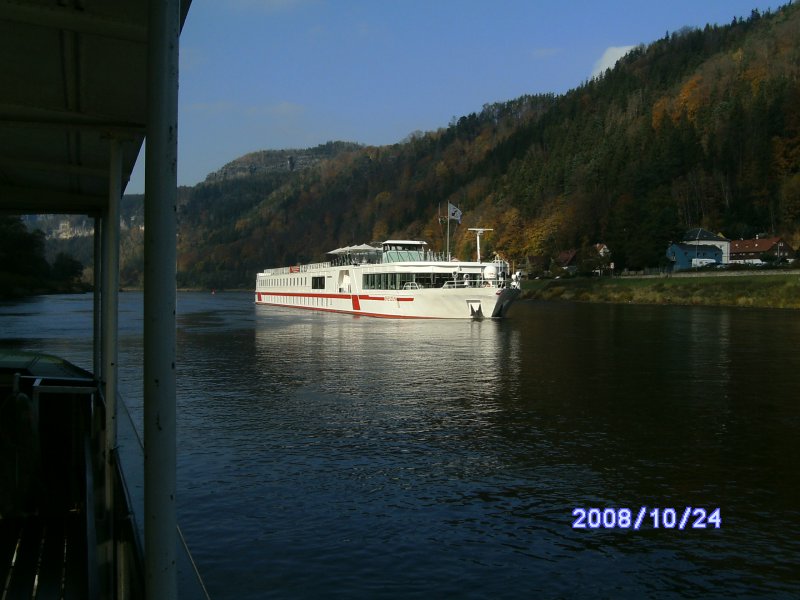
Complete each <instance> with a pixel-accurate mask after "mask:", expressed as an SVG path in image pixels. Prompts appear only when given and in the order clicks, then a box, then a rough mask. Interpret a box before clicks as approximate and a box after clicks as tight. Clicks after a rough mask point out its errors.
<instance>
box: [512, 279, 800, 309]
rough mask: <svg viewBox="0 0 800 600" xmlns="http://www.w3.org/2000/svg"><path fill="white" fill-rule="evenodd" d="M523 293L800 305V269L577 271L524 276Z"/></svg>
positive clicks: (597, 298) (590, 299)
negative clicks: (662, 273) (668, 273)
mask: <svg viewBox="0 0 800 600" xmlns="http://www.w3.org/2000/svg"><path fill="white" fill-rule="evenodd" d="M522 289H523V293H522V298H527V299H536V300H563V301H571V302H608V303H624V304H678V305H688V306H740V307H758V308H793V309H798V308H800V272H798V271H786V272H781V273H775V274H772V273H769V274H767V273H765V274H755V273H746V274H745V273H736V274H727V273H719V274H716V273H715V274H708V275H681V276H678V275H676V276H672V277H603V278H600V277H595V278H590V277H575V278H567V279H542V280H533V281H525V282H523V286H522Z"/></svg>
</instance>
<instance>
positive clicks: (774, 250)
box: [731, 237, 794, 264]
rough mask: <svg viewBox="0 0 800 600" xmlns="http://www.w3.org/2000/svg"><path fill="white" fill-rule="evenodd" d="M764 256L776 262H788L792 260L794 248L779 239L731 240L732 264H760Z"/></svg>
mask: <svg viewBox="0 0 800 600" xmlns="http://www.w3.org/2000/svg"><path fill="white" fill-rule="evenodd" d="M765 256H771V257H772V258H773V259H774V260H778V261H779V260H788V259H790V258H794V248H792V247H791V246H790V245H789V244H787V243H786V241H785V240H784V239H783V238H781V237H768V238H761V237H756V238H755V239H752V240H731V262H732V263H740V264H761V263H762V262H763V260H762V258H763V257H765Z"/></svg>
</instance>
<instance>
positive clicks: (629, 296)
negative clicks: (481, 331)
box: [0, 269, 800, 309]
mask: <svg viewBox="0 0 800 600" xmlns="http://www.w3.org/2000/svg"><path fill="white" fill-rule="evenodd" d="M5 291H10V290H8V289H7V290H5ZM14 291H15V292H17V293H15V294H6V293H0V299H3V300H20V299H22V298H25V297H32V296H38V295H47V294H58V293H88V292H91V291H92V290H91V287H90V286H73V287H71V288H61V289H51V290H43V289H41V288H39V289H33V290H28V293H24V292H23V290H21V289H20V288H17V289H16V290H14ZM120 291H122V292H136V291H142V290H141V288H132V287H125V288H121V290H120ZM178 291H181V292H205V293H209V294H213V293H225V292H249V291H251V290H249V289H241V288H231V289H216V290H209V289H201V288H185V287H181V288H179V290H178ZM519 299H520V300H539V301H545V302H587V303H600V304H662V305H677V306H734V307H740V308H783V309H800V270H798V269H792V270H785V271H779V272H776V271H766V272H753V271H747V272H728V273H703V272H700V273H680V274H674V275H671V276H667V275H645V276H625V277H566V278H560V279H536V280H527V281H524V282H523V286H522V294H521V296H520V298H519Z"/></svg>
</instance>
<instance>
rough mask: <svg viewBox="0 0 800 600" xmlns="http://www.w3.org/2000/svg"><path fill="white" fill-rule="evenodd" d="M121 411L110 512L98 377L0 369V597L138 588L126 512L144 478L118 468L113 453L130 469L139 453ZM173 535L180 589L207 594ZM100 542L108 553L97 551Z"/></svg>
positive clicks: (85, 595)
mask: <svg viewBox="0 0 800 600" xmlns="http://www.w3.org/2000/svg"><path fill="white" fill-rule="evenodd" d="M12 378H16V383H15V384H14V385H12ZM120 404H121V405H122V406H124V403H120ZM123 414H124V415H127V416H128V418H127V419H124V418H123V419H120V422H119V425H120V426H119V433H120V436H119V442H120V445H119V446H118V448H116V449H115V451H114V452H113V454H112V456H111V465H112V468H113V472H114V476H113V479H112V481H113V488H114V493H113V496H114V498H115V499H116V501H115V502H114V504H113V508H112V512H111V513H110V514H109V513H107V512H106V511H105V510H104V509H103V505H104V494H105V492H104V489H105V487H104V486H105V483H104V482H105V476H104V469H105V466H104V460H103V457H102V447H103V427H104V423H105V401H104V399H103V394H102V391H101V389H100V386H99V384H98V382H97V381H96V380H94V379H93V378H83V377H62V376H58V377H52V376H38V375H36V376H34V375H28V374H22V373H10V372H8V371H7V370H0V429H1V430H2V431H1V432H0V433H2V435H0V599H2V600H6V599H14V598H37V599H43V600H48V599H50V598H54V599H55V598H58V599H70V598H76V599H89V600H92V599H95V598H105V597H109V596H112V595H113V596H114V597H125V598H143V597H144V588H143V583H144V562H143V544H142V540H143V539H144V537H143V530H142V527H141V524H142V520H140V519H137V518H136V516H135V515H136V514H137V511H136V508H135V505H136V504H139V505H140V506H139V508H140V509H141V508H142V506H141V505H143V494H142V490H143V482H141V483H140V484H136V483H134V484H133V485H131V481H130V480H126V478H125V476H124V474H123V469H122V462H125V467H126V470H127V467H128V466H133V467H134V468H133V469H132V470H133V472H134V479H136V475H137V473H136V468H135V467H136V465H135V464H134V465H131V463H132V462H133V463H136V462H138V463H139V469H140V471H141V470H142V469H143V458H142V454H141V446H140V443H141V442H140V441H138V436H137V435H136V434H135V429H134V428H133V424H132V421H130V415H129V414H128V413H127V410H125V411H124V412H123ZM131 431H133V433H131ZM137 453H138V455H137ZM121 456H122V458H124V459H125V460H124V461H123V460H121ZM132 457H133V458H132ZM139 474H140V475H141V478H142V479H143V473H139ZM139 514H142V513H141V511H140V512H139ZM178 539H179V540H180V541H181V542H182V546H183V547H182V552H178V556H177V558H178V580H179V588H180V590H181V595H182V597H185V598H201V599H203V598H208V593H207V592H206V590H205V587H204V585H203V582H202V579H201V578H200V575H199V573H198V571H197V568H196V566H195V564H194V562H193V560H192V558H191V555H190V554H189V552H188V549H187V548H186V545H185V542H184V541H183V536H182V534H181V533H180V531H178ZM109 546H111V547H113V548H114V554H115V556H114V559H113V562H112V563H109V562H108V559H107V557H104V556H103V548H108V547H109ZM110 590H114V592H110Z"/></svg>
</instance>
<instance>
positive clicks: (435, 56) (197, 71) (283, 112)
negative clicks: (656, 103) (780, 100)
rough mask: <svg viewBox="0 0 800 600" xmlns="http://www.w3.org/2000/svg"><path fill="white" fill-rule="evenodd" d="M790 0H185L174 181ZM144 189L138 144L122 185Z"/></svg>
mask: <svg viewBox="0 0 800 600" xmlns="http://www.w3.org/2000/svg"><path fill="white" fill-rule="evenodd" d="M787 1H788V0H781V1H762V0H668V1H665V0H193V1H192V6H191V9H190V11H189V15H188V17H187V19H186V23H185V25H184V28H183V33H182V34H181V45H180V66H179V69H180V90H179V101H178V139H179V141H178V184H179V185H194V184H196V183H199V182H201V181H203V180H204V179H205V177H206V175H207V174H208V173H210V172H212V171H215V170H217V169H219V168H220V167H222V166H223V165H224V164H226V163H228V162H230V161H232V160H234V159H235V158H238V157H239V156H242V155H244V154H247V153H248V152H254V151H257V150H278V149H286V148H308V147H313V146H316V145H318V144H323V143H325V142H328V141H332V140H343V141H349V142H358V143H361V144H366V145H386V144H394V143H397V142H400V141H402V140H403V139H405V138H406V137H407V136H408V135H409V134H411V133H413V132H415V131H432V130H436V129H439V128H441V127H447V125H448V124H449V123H450V121H451V120H452V119H453V118H454V117H455V118H459V117H461V116H464V115H468V114H469V113H472V112H480V110H481V108H482V107H483V105H484V104H491V103H493V102H503V101H506V100H511V99H514V98H517V97H519V96H522V95H524V94H539V93H555V94H562V93H564V92H567V91H568V90H570V89H572V88H575V87H577V86H579V85H580V84H581V83H583V82H585V81H587V80H588V79H590V78H591V77H593V76H594V75H596V74H597V73H598V72H600V71H602V70H604V69H605V68H606V67H612V66H613V64H614V63H615V62H616V60H617V59H618V58H619V57H620V56H622V55H623V54H624V53H625V52H626V51H627V50H628V49H630V48H631V47H634V46H636V45H639V44H648V43H651V42H653V41H655V40H657V39H659V38H662V37H664V35H665V34H666V33H667V32H674V31H677V30H679V29H680V28H682V27H685V26H689V27H701V28H702V27H704V26H705V25H706V24H707V23H717V24H720V25H722V24H728V23H730V22H731V20H732V19H733V17H749V16H750V14H751V11H752V10H753V9H758V10H760V11H762V12H765V11H766V10H768V9H771V10H775V9H777V7H779V6H781V5H783V4H786V3H787ZM143 191H144V152H142V153H141V154H140V156H139V161H138V163H137V166H136V168H135V169H134V172H133V175H132V177H131V181H130V183H129V184H128V187H127V189H126V192H127V193H142V192H143Z"/></svg>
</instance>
